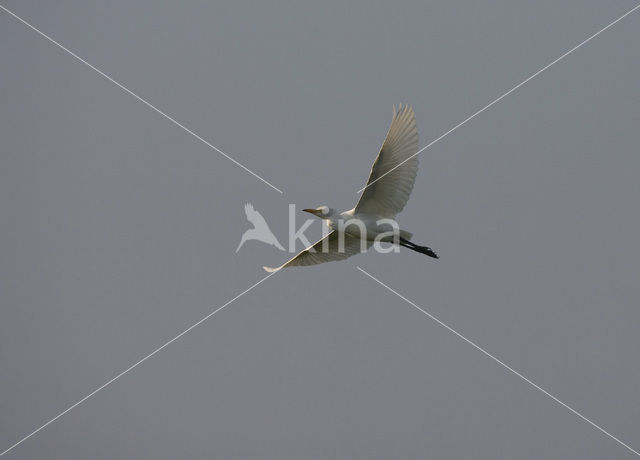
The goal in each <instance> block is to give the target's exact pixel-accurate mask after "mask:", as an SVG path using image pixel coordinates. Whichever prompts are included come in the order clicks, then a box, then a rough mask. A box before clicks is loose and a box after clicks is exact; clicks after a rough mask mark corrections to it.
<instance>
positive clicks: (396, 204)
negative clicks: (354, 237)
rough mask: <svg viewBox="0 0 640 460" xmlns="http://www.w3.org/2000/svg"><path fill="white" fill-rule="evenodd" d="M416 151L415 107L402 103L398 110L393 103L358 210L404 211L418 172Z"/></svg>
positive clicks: (383, 213)
mask: <svg viewBox="0 0 640 460" xmlns="http://www.w3.org/2000/svg"><path fill="white" fill-rule="evenodd" d="M417 151H418V129H417V128H416V119H415V115H414V113H413V109H412V108H411V107H409V106H408V105H404V106H403V105H402V104H401V105H400V107H398V110H397V111H396V108H395V106H394V107H393V120H392V121H391V126H390V127H389V132H388V133H387V137H386V138H385V140H384V143H383V144H382V148H381V149H380V153H379V154H378V157H377V158H376V161H375V162H374V163H373V166H372V167H371V173H370V174H369V180H368V181H367V187H366V188H365V189H364V191H363V192H362V196H361V197H360V200H359V201H358V204H357V205H356V208H355V212H356V213H360V212H362V213H366V214H374V215H378V216H382V217H390V218H392V217H394V216H395V215H396V214H398V213H399V212H400V211H402V209H403V208H404V206H405V205H406V204H407V200H409V195H411V189H413V183H414V181H415V179H416V174H417V173H418V156H417V155H415V153H416V152H417ZM412 155H413V157H412ZM398 165H400V166H398ZM394 168H395V169H394Z"/></svg>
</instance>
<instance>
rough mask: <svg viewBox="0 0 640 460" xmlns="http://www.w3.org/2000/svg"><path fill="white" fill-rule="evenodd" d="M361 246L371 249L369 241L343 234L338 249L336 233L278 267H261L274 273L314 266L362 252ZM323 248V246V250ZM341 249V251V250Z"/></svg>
mask: <svg viewBox="0 0 640 460" xmlns="http://www.w3.org/2000/svg"><path fill="white" fill-rule="evenodd" d="M361 244H364V245H365V247H364V250H365V251H366V249H368V248H369V247H371V244H372V243H371V242H370V241H365V242H364V243H362V242H361V240H360V238H354V237H352V236H349V235H346V234H344V248H340V234H339V233H338V232H336V231H333V232H331V233H329V234H328V235H327V236H325V237H324V238H322V239H321V240H319V241H318V242H316V243H315V244H313V245H311V246H309V247H308V248H307V249H305V250H304V251H302V252H300V253H298V255H297V256H295V257H294V258H293V259H291V260H289V261H288V262H287V263H285V264H284V265H282V266H280V267H275V268H274V267H262V268H264V269H265V270H266V271H268V272H276V271H278V270H280V269H281V268H285V267H296V266H304V265H316V264H322V263H325V262H331V261H334V260H343V259H346V258H348V257H351V256H353V255H356V254H358V253H360V252H364V251H362V248H361ZM323 246H325V247H324V248H323ZM341 249H342V250H341Z"/></svg>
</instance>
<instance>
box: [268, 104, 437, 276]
mask: <svg viewBox="0 0 640 460" xmlns="http://www.w3.org/2000/svg"><path fill="white" fill-rule="evenodd" d="M417 151H418V129H417V128H416V120H415V115H414V113H413V109H412V108H411V107H409V106H408V105H404V106H403V105H402V104H401V105H400V106H399V107H398V110H396V108H395V106H394V107H393V119H392V121H391V126H390V127H389V132H388V133H387V137H386V138H385V140H384V142H383V144H382V148H381V149H380V153H379V154H378V157H377V158H376V160H375V161H374V163H373V166H372V167H371V173H370V174H369V180H368V181H367V186H366V188H365V189H364V192H363V193H362V196H361V197H360V200H359V201H358V203H357V204H356V206H355V208H353V209H350V210H349V211H345V212H342V213H341V212H338V211H337V210H335V209H333V208H329V207H327V206H319V207H317V208H314V209H304V211H305V212H308V213H311V214H313V215H315V216H317V217H320V218H321V219H324V220H326V223H327V225H328V226H329V228H330V229H331V230H332V231H331V233H329V234H328V235H327V236H325V237H324V238H322V239H321V240H319V241H318V242H316V243H315V244H313V245H311V246H309V247H308V248H307V249H305V250H304V251H302V252H300V253H299V254H298V255H296V256H295V257H294V258H292V259H291V260H289V261H288V262H286V263H285V264H283V265H282V266H280V267H277V268H272V267H263V268H264V269H265V270H266V271H268V272H274V271H277V270H280V269H281V268H285V267H294V266H303V265H316V264H321V263H324V262H330V261H333V260H343V259H346V258H347V257H351V256H352V255H355V254H358V253H360V252H363V250H366V249H368V248H369V247H370V246H371V245H372V244H373V243H374V242H375V241H383V242H390V243H396V244H399V245H400V246H403V247H406V248H409V249H412V250H414V251H417V252H420V253H422V254H426V255H428V256H430V257H434V258H436V259H437V258H438V255H437V254H436V253H435V252H433V251H432V250H431V248H429V247H427V246H419V245H417V244H415V243H412V242H411V241H409V240H410V239H411V237H412V236H413V235H412V234H411V233H409V232H407V231H405V230H399V229H398V230H397V231H396V232H395V234H394V236H393V237H391V236H388V235H389V224H388V223H387V224H386V225H382V224H381V223H380V222H381V220H383V219H386V221H387V222H388V221H389V220H393V219H394V218H395V216H396V214H398V213H399V212H400V211H402V209H403V208H404V206H405V205H406V204H407V200H408V199H409V195H410V194H411V190H412V188H413V183H414V182H415V178H416V174H417V172H418V156H417V155H416V152H417ZM354 222H355V223H357V222H360V224H359V225H351V224H349V223H354ZM394 222H395V221H394ZM345 223H346V225H345ZM383 233H384V234H385V235H387V236H383V235H382V234H383ZM381 236H383V237H382V238H380V237H381Z"/></svg>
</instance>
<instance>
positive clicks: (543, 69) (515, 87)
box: [357, 4, 640, 193]
mask: <svg viewBox="0 0 640 460" xmlns="http://www.w3.org/2000/svg"><path fill="white" fill-rule="evenodd" d="M638 8H640V4H639V5H637V6H636V7H635V8H632V9H630V10H629V11H627V12H626V13H625V14H623V15H622V16H620V17H619V18H618V19H616V20H615V21H613V22H612V23H611V24H609V25H608V26H606V27H603V28H602V29H600V30H599V31H597V32H596V33H595V34H593V35H591V36H590V37H589V38H587V39H586V40H584V41H582V42H580V43H579V44H578V45H576V46H574V47H573V48H571V49H570V50H569V51H567V52H566V53H564V54H563V55H562V56H560V57H559V58H557V59H556V60H554V61H552V62H550V63H549V64H547V65H546V66H544V67H543V68H542V69H540V70H538V71H537V72H536V73H534V74H533V75H531V76H530V77H529V78H527V79H526V80H524V81H522V82H521V83H518V84H517V85H516V86H514V87H513V88H511V89H510V90H509V91H507V92H506V93H504V94H503V95H502V96H500V97H499V98H497V99H495V100H494V101H493V102H491V103H489V104H487V105H485V106H484V107H483V108H481V109H480V110H478V111H477V112H476V113H474V114H473V115H471V116H469V117H467V118H465V119H464V120H462V121H461V122H460V123H458V124H457V125H455V126H454V127H453V128H451V129H450V130H449V131H447V132H446V133H444V134H442V135H441V136H440V137H437V138H436V139H434V140H433V141H431V142H429V143H428V144H427V145H425V146H424V147H422V148H421V149H420V150H418V151H417V152H416V153H414V154H413V155H411V156H410V157H409V158H407V159H406V160H404V161H403V162H401V163H399V164H398V165H396V166H394V167H393V168H392V169H390V170H389V171H387V172H386V173H384V174H383V175H382V176H380V177H378V178H377V179H376V180H374V181H372V182H371V183H369V184H367V185H365V186H364V187H362V188H361V189H360V190H358V192H357V193H360V192H362V191H363V190H365V189H366V188H367V187H369V186H371V185H373V184H375V183H376V182H378V181H379V180H380V179H382V178H383V177H384V176H386V175H387V174H389V173H390V172H391V171H393V170H395V169H397V168H399V167H400V166H402V165H403V164H405V163H406V162H407V161H409V160H410V159H412V158H413V157H415V156H416V155H419V154H420V153H422V152H424V151H425V150H427V149H428V148H429V147H431V146H432V145H433V144H435V143H436V142H438V141H439V140H441V139H443V138H445V137H447V136H448V135H449V134H451V133H452V132H454V131H455V130H456V129H458V128H459V127H461V126H462V125H464V124H465V123H467V122H468V121H470V120H472V119H473V118H475V117H476V116H478V115H480V114H481V113H482V112H484V111H485V110H487V109H488V108H489V107H491V106H492V105H494V104H496V103H497V102H499V101H501V100H502V99H503V98H505V97H507V96H508V95H509V94H511V93H513V92H514V91H515V90H517V89H518V88H520V87H521V86H522V85H524V84H525V83H527V82H528V81H529V80H531V79H533V78H535V77H537V76H538V75H540V74H541V73H542V72H544V71H545V70H547V69H548V68H549V67H551V66H552V65H554V64H555V63H556V62H558V61H561V60H562V59H564V58H565V57H567V56H569V55H570V54H571V53H573V52H574V51H575V50H577V49H578V48H580V47H581V46H582V45H584V44H586V43H588V42H590V41H591V40H593V39H594V38H596V37H597V36H598V35H600V34H601V33H602V32H604V31H605V30H607V29H608V28H609V27H612V26H613V25H615V24H616V23H617V22H618V21H621V20H622V19H624V18H625V17H627V16H629V15H630V14H631V13H633V12H634V11H635V10H637V9H638Z"/></svg>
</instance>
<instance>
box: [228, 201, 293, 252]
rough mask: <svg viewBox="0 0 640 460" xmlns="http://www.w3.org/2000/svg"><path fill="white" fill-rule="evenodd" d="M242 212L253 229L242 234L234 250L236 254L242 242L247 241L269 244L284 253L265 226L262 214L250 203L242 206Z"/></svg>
mask: <svg viewBox="0 0 640 460" xmlns="http://www.w3.org/2000/svg"><path fill="white" fill-rule="evenodd" d="M244 212H245V214H246V215H247V220H248V221H249V222H251V223H252V224H253V228H250V229H249V230H247V231H246V232H244V233H243V234H242V238H241V239H240V244H239V245H238V247H237V248H236V252H238V251H239V250H240V248H241V247H242V245H243V244H244V242H245V241H248V240H258V241H262V242H263V243H267V244H271V245H273V246H275V247H277V248H278V249H280V250H281V251H284V248H283V247H282V245H281V244H280V242H279V241H278V240H277V238H276V237H275V235H274V234H273V232H272V231H271V229H270V228H269V226H268V225H267V221H266V220H264V217H262V214H260V213H259V212H258V211H256V210H255V209H254V208H253V205H252V204H251V203H247V204H245V205H244Z"/></svg>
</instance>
